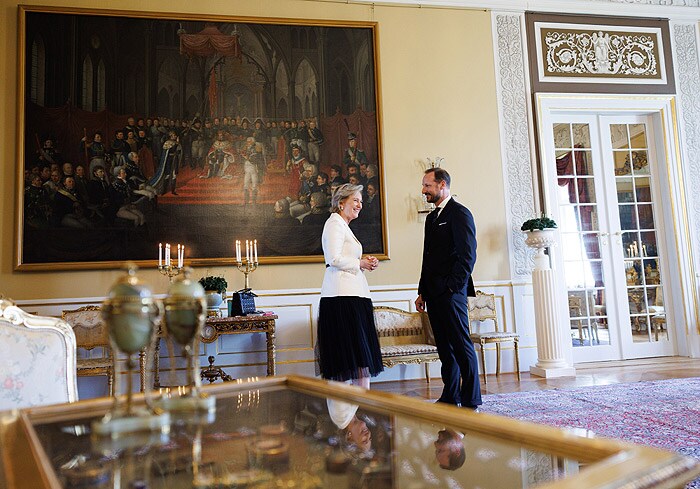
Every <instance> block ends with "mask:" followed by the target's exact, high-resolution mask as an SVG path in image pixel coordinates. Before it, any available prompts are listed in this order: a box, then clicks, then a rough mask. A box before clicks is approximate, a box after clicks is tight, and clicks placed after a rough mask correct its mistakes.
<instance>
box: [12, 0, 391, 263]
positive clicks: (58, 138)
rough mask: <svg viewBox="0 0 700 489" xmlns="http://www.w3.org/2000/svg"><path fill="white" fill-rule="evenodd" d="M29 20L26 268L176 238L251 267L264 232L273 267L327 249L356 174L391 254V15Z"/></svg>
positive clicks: (99, 13)
mask: <svg viewBox="0 0 700 489" xmlns="http://www.w3.org/2000/svg"><path fill="white" fill-rule="evenodd" d="M18 15H19V32H20V42H19V56H18V59H19V67H18V73H19V77H18V78H19V87H18V93H19V110H18V113H19V117H18V141H17V147H18V158H17V161H18V169H17V199H16V233H17V235H16V236H17V239H16V262H15V269H17V270H57V269H102V268H117V267H119V266H120V265H121V264H122V263H123V261H125V260H131V261H135V262H136V263H139V264H140V265H142V266H154V265H155V264H157V262H158V258H159V244H162V245H163V246H164V245H165V244H166V243H173V246H175V243H177V244H183V245H184V249H185V256H184V261H185V262H186V263H187V264H188V265H194V266H211V265H226V264H234V262H235V248H234V243H235V241H236V240H246V239H251V240H252V239H256V240H257V246H258V251H259V257H260V261H261V262H263V263H299V262H320V261H322V260H323V256H322V250H321V232H322V229H323V224H324V222H325V218H326V217H327V216H328V210H329V209H328V207H329V203H330V191H331V188H332V186H334V184H335V186H337V184H338V183H339V182H340V181H348V180H350V181H351V182H357V183H360V184H362V185H363V186H364V190H363V192H364V193H365V195H364V201H365V207H364V209H363V212H362V213H361V215H360V218H358V219H357V220H356V221H353V223H352V225H351V227H352V228H353V230H354V232H355V234H356V236H357V237H358V239H359V240H360V241H361V242H362V244H363V248H364V251H365V252H367V253H372V254H374V255H376V256H378V257H380V258H386V257H387V253H388V248H387V231H386V212H385V199H384V196H385V185H384V171H383V162H382V138H381V104H380V97H379V93H380V90H379V69H378V68H379V64H378V53H377V38H378V34H377V24H376V23H375V22H333V21H307V20H298V19H293V20H290V19H267V18H243V17H225V16H208V15H191V14H187V15H184V14H183V15H178V14H173V13H155V12H153V13H152V12H131V11H129V12H125V11H114V10H89V9H71V8H58V7H56V8H54V7H30V6H20V7H19V13H18ZM156 120H157V121H158V122H156ZM154 126H155V129H154ZM314 126H315V127H314ZM119 133H121V136H120V135H119ZM129 133H131V135H130V134H129ZM134 155H135V156H134ZM66 164H70V165H66ZM101 169H102V170H104V173H105V174H106V177H105V179H104V180H103V179H101V178H99V177H101V175H100V170H101ZM350 174H353V176H352V178H349V176H350ZM355 174H357V175H356V176H355ZM319 175H320V177H319Z"/></svg>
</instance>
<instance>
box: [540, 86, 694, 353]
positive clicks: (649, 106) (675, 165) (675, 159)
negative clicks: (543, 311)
mask: <svg viewBox="0 0 700 489" xmlns="http://www.w3.org/2000/svg"><path fill="white" fill-rule="evenodd" d="M535 105H536V113H537V137H538V151H539V154H538V156H539V161H540V163H541V164H540V165H539V168H538V173H539V177H540V181H541V182H544V184H543V185H542V189H541V190H542V199H543V204H544V209H545V210H548V209H552V208H553V206H555V205H556V195H551V192H550V191H549V188H548V185H547V184H546V182H548V181H549V180H550V179H551V178H556V175H552V174H551V173H552V168H550V167H549V165H546V164H542V162H545V161H547V153H546V151H547V148H548V146H549V144H548V143H547V134H548V133H547V132H546V131H549V130H550V128H551V121H550V118H551V117H550V116H551V115H553V114H557V113H562V112H566V113H572V112H581V113H586V114H595V115H615V114H620V115H621V114H627V115H630V114H643V115H650V116H652V117H651V118H652V120H653V121H654V122H653V123H654V127H653V129H654V134H655V136H656V141H654V143H655V145H656V147H657V155H658V158H659V163H660V165H659V166H660V171H659V190H661V192H662V193H663V194H665V195H667V200H665V201H664V203H667V205H664V206H663V207H664V209H663V218H664V221H665V222H664V225H665V227H666V229H668V230H671V229H672V230H673V233H670V232H669V233H667V234H666V249H667V250H668V260H669V263H668V267H669V269H672V270H674V271H677V274H678V280H669V281H668V287H669V290H668V291H667V292H666V295H667V296H668V297H669V298H671V297H672V298H675V300H673V302H672V303H671V304H669V305H668V313H669V314H672V315H673V316H674V317H675V318H676V320H675V323H676V325H684V326H677V329H676V331H675V335H672V338H673V337H675V338H676V341H675V343H676V345H675V346H676V351H677V353H678V354H680V355H687V354H688V345H687V339H688V336H689V335H690V334H691V331H690V327H689V325H690V324H695V319H696V318H697V317H698V316H699V314H698V304H697V302H696V294H695V293H694V291H695V290H696V276H695V272H694V267H693V259H692V249H691V246H690V236H691V233H690V229H689V220H688V215H687V209H686V201H685V184H684V179H683V171H682V168H681V159H680V155H681V151H680V143H679V139H678V130H677V114H676V106H675V96H673V95H597V94H547V93H538V94H536V96H535ZM664 162H665V165H663V163H664ZM668 204H670V205H668ZM667 207H670V208H667ZM551 253H552V254H553V260H552V262H553V265H556V263H557V255H556V253H557V250H556V248H554V249H552V250H551ZM557 291H558V292H559V296H558V297H557V304H558V315H559V322H560V324H561V325H562V327H564V326H566V329H567V334H566V335H565V336H564V337H565V338H567V345H564V346H565V348H566V351H567V353H568V355H567V356H569V357H570V358H573V351H572V350H573V347H572V345H571V342H570V341H569V340H568V338H569V334H568V330H569V321H568V301H567V296H566V290H565V288H564V287H557Z"/></svg>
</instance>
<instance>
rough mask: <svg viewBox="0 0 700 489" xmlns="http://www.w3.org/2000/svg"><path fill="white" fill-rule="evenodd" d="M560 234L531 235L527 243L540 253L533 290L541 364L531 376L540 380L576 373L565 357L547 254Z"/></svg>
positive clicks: (531, 369)
mask: <svg viewBox="0 0 700 489" xmlns="http://www.w3.org/2000/svg"><path fill="white" fill-rule="evenodd" d="M555 233H556V230H554V229H546V230H542V231H530V232H527V233H526V235H527V238H526V239H525V243H526V244H527V245H528V246H529V247H531V248H535V249H536V250H537V254H536V255H535V258H534V260H535V268H534V270H533V272H532V289H533V295H534V299H535V333H536V335H537V364H536V365H535V366H532V367H530V373H531V374H532V375H536V376H538V377H545V378H551V377H570V376H574V375H576V369H575V368H574V367H573V366H571V365H569V363H568V362H567V360H566V357H565V354H564V345H565V343H564V341H567V340H568V338H566V337H564V334H563V332H562V328H561V327H560V325H559V313H558V308H557V290H556V283H555V280H554V271H553V270H552V268H551V267H550V266H549V257H548V256H547V255H545V253H544V250H545V248H547V247H549V246H553V245H555V244H556V236H555Z"/></svg>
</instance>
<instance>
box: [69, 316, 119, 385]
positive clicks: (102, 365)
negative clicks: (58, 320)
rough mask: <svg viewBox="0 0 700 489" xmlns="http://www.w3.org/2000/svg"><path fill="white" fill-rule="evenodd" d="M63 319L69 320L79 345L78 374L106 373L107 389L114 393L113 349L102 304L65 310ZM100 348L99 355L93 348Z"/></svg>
mask: <svg viewBox="0 0 700 489" xmlns="http://www.w3.org/2000/svg"><path fill="white" fill-rule="evenodd" d="M61 317H62V319H63V320H64V321H65V322H67V323H68V324H69V325H70V326H71V328H73V333H75V340H76V343H77V346H78V365H77V369H78V376H82V375H85V376H90V375H105V376H107V390H108V392H109V395H110V396H112V395H113V394H114V368H113V366H112V365H113V362H112V349H111V347H110V343H109V332H108V330H107V324H106V323H105V322H104V321H103V320H102V311H101V308H100V306H84V307H80V308H78V309H74V310H66V311H63V314H62V315H61ZM94 349H99V350H100V351H99V353H100V355H99V356H96V355H93V354H92V350H94Z"/></svg>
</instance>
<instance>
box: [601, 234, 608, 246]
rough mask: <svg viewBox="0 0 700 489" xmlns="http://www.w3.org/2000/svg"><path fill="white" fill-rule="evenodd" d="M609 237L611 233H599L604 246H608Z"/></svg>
mask: <svg viewBox="0 0 700 489" xmlns="http://www.w3.org/2000/svg"><path fill="white" fill-rule="evenodd" d="M608 236H610V233H598V237H599V238H600V244H602V245H603V246H608Z"/></svg>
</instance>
